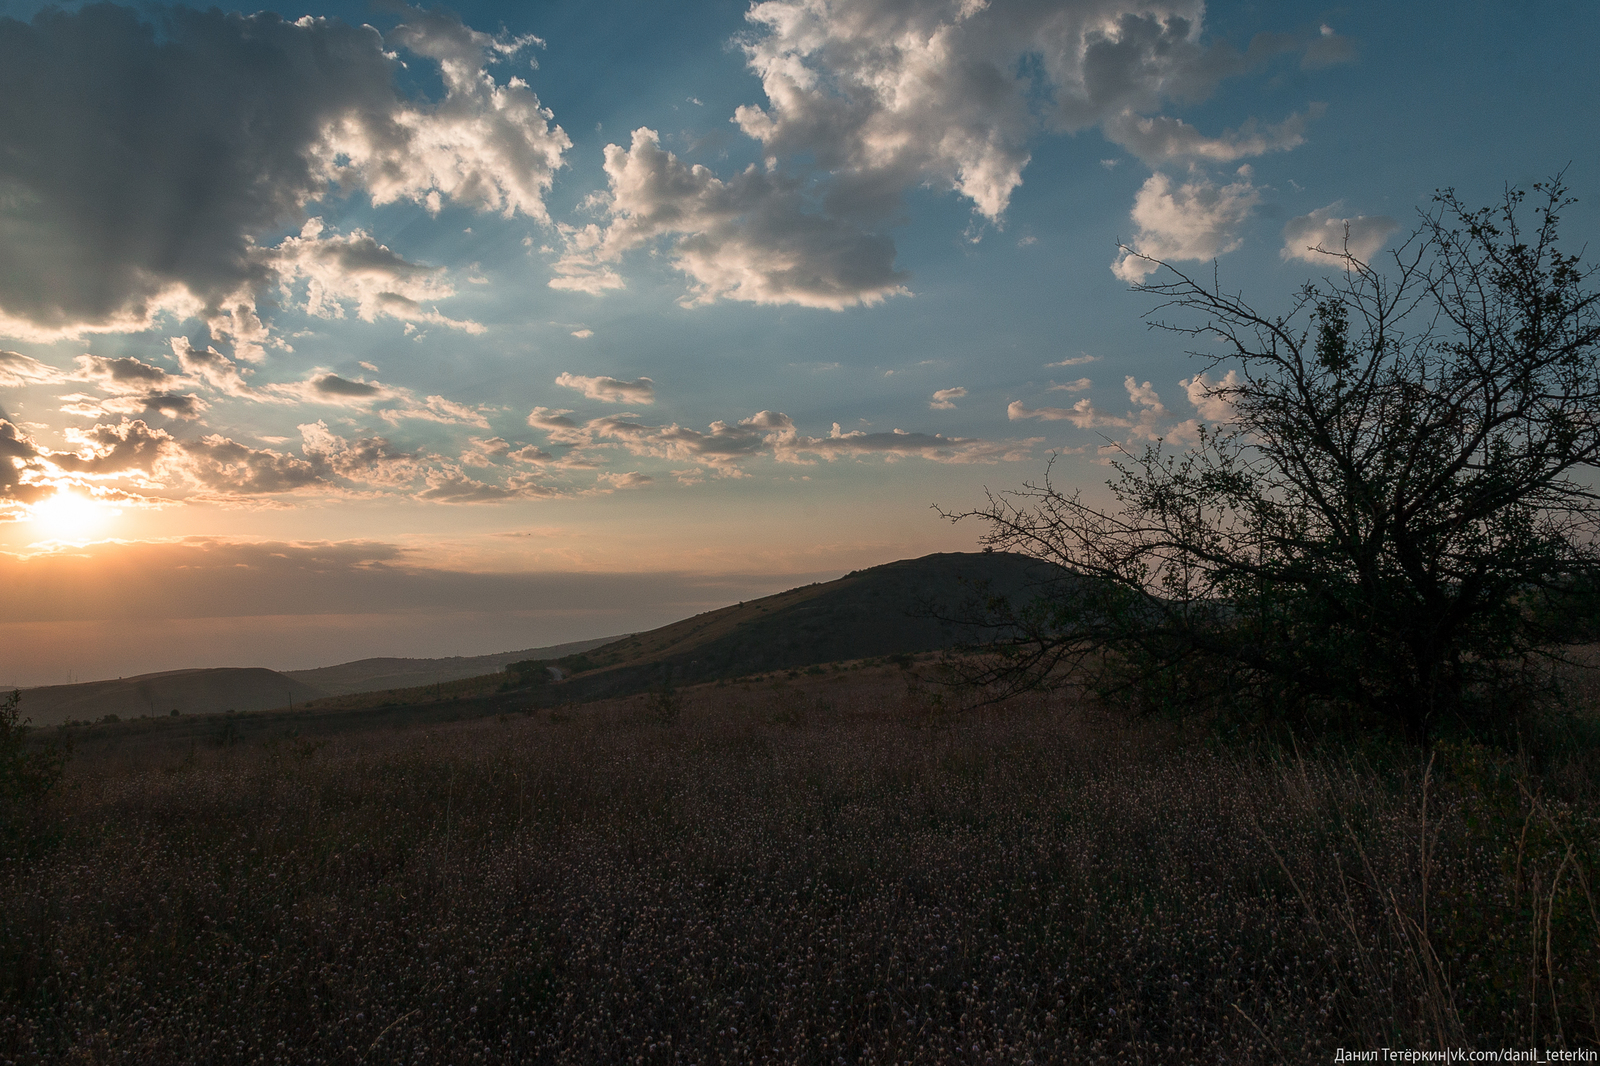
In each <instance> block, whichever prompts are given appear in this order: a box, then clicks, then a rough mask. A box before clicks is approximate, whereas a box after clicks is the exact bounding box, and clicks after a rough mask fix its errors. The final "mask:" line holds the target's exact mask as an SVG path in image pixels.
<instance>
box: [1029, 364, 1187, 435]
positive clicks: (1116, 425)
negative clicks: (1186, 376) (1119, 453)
mask: <svg viewBox="0 0 1600 1066" xmlns="http://www.w3.org/2000/svg"><path fill="white" fill-rule="evenodd" d="M1122 384H1123V388H1125V389H1126V390H1127V392H1128V400H1129V402H1131V403H1132V404H1134V406H1135V407H1137V408H1138V410H1137V412H1135V411H1129V412H1127V413H1126V414H1122V415H1114V414H1110V413H1108V412H1105V411H1102V410H1100V409H1099V408H1098V407H1096V406H1095V405H1094V401H1093V400H1091V399H1090V398H1089V397H1087V396H1085V397H1083V398H1082V399H1080V400H1079V401H1078V402H1077V403H1075V404H1073V405H1072V406H1071V407H1029V406H1028V405H1027V404H1025V403H1023V402H1022V401H1021V400H1013V401H1012V402H1011V403H1010V404H1009V405H1008V406H1007V407H1006V417H1007V418H1008V419H1010V420H1011V421H1013V422H1017V421H1021V420H1024V419H1037V420H1039V421H1041V422H1071V423H1072V424H1073V425H1074V426H1076V427H1078V428H1079V429H1125V430H1128V439H1129V440H1130V441H1131V440H1146V441H1155V440H1160V439H1164V438H1168V439H1190V438H1192V437H1193V436H1194V434H1195V432H1196V428H1197V426H1196V424H1195V423H1194V422H1193V420H1190V421H1187V422H1180V423H1176V424H1174V423H1173V422H1172V415H1171V413H1170V412H1169V411H1168V410H1167V408H1166V405H1165V404H1163V403H1162V402H1161V397H1160V396H1159V395H1158V394H1157V393H1156V390H1155V389H1154V388H1153V387H1152V386H1151V384H1150V382H1148V381H1146V382H1143V383H1141V382H1139V381H1138V380H1137V379H1136V378H1133V377H1131V376H1130V377H1127V378H1124V379H1123V382H1122ZM1184 384H1185V386H1187V385H1188V382H1185V383H1184ZM1189 395H1190V397H1191V398H1193V396H1194V395H1195V393H1194V392H1193V391H1192V390H1191V391H1190V392H1189Z"/></svg>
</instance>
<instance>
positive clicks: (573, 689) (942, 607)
mask: <svg viewBox="0 0 1600 1066" xmlns="http://www.w3.org/2000/svg"><path fill="white" fill-rule="evenodd" d="M1056 573H1057V567H1056V566H1055V565H1054V564H1051V563H1041V562H1039V561H1038V560H1035V559H1032V558H1029V557H1027V556H1025V555H1019V554H1012V553H1006V552H996V553H987V554H986V553H962V552H946V553H942V554H937V555H928V556H924V557H923V558H920V559H902V560H900V561H899V562H893V563H886V564H884V565H883V566H874V567H872V568H870V569H867V570H858V571H856V572H854V573H851V574H848V575H846V576H844V577H842V578H839V579H838V580H837V581H828V582H822V583H819V584H815V585H805V586H802V587H800V588H796V589H790V590H789V591H788V592H781V593H779V594H777V595H776V596H766V597H764V598H762V599H759V600H751V601H749V602H748V603H741V604H737V605H735V606H732V607H724V608H722V609H720V610H716V611H708V612H706V613H705V614H700V615H696V616H695V617H693V618H687V619H685V620H683V621H682V622H677V623H674V624H672V625H669V626H663V627H661V628H660V629H655V630H651V631H650V632H648V633H638V634H634V635H633V636H629V637H624V638H622V639H621V640H617V641H613V642H612V643H610V644H606V645H604V646H602V647H599V648H594V649H592V650H589V651H585V652H583V653H581V654H577V655H569V656H566V657H562V658H553V659H540V660H530V661H526V662H518V663H512V664H511V665H510V666H508V667H507V670H508V672H510V673H511V674H512V675H513V676H514V677H515V679H516V680H517V682H518V683H520V684H525V685H528V686H531V687H533V688H534V689H535V690H537V689H539V688H542V687H545V686H546V685H547V683H548V682H550V681H551V680H553V679H552V677H551V674H550V672H549V668H550V667H555V668H556V669H557V671H559V672H560V673H561V674H562V675H563V681H562V682H561V685H560V686H550V695H549V696H546V697H544V698H547V699H548V698H555V699H559V700H563V701H570V700H576V699H595V698H601V697H609V696H618V695H626V694H629V693H633V692H641V691H644V690H645V689H647V688H650V687H652V686H659V685H661V684H662V683H663V681H664V679H665V678H667V677H668V676H669V675H670V676H671V677H672V678H673V679H674V681H675V683H677V684H694V683H697V682H702V681H712V680H717V679H719V678H724V679H725V678H731V677H739V676H742V675H745V674H751V673H758V672H766V671H774V670H798V669H803V668H806V667H811V666H815V665H818V664H821V663H831V662H839V661H843V660H851V659H864V658H874V657H881V656H885V655H905V654H914V653H918V652H926V651H935V650H939V649H945V648H952V647H958V646H961V645H967V644H973V643H978V642H982V641H985V640H988V639H992V637H993V634H992V632H991V631H989V630H988V629H986V628H985V627H983V626H981V625H974V624H972V623H971V622H969V621H966V620H965V619H966V618H967V617H968V616H971V615H974V614H975V613H976V610H977V607H978V606H979V605H980V604H981V602H982V600H983V599H984V598H986V597H990V596H1005V597H1010V598H1014V599H1017V600H1019V601H1020V600H1031V599H1033V598H1034V597H1035V596H1036V595H1038V594H1039V592H1040V591H1041V590H1043V589H1045V588H1046V587H1047V585H1048V582H1049V581H1050V580H1051V579H1052V578H1053V577H1054V576H1055V575H1056ZM561 686H564V687H561Z"/></svg>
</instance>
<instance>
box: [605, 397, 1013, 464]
mask: <svg viewBox="0 0 1600 1066" xmlns="http://www.w3.org/2000/svg"><path fill="white" fill-rule="evenodd" d="M584 428H585V429H586V430H587V431H588V432H589V433H590V434H591V436H592V439H593V440H595V441H601V442H603V441H616V442H618V443H620V444H621V445H622V446H623V447H624V448H625V449H627V450H628V451H629V452H630V453H632V454H634V455H648V456H654V457H657V458H662V459H672V460H678V461H683V460H690V461H693V462H699V463H705V464H707V465H709V466H711V467H713V468H715V469H718V470H721V471H724V472H726V471H730V470H731V469H732V468H733V464H735V463H737V462H739V461H741V460H745V459H749V458H753V457H755V456H769V457H771V458H773V459H775V460H778V461H779V462H789V463H805V462H809V461H811V460H813V459H829V460H832V459H842V458H864V457H868V456H880V457H883V458H885V459H890V460H894V459H902V458H920V459H926V460H930V461H932V462H944V463H990V462H999V461H1015V460H1018V459H1023V458H1028V457H1030V456H1031V455H1032V453H1033V448H1034V446H1035V445H1036V444H1037V443H1038V442H1037V440H1027V441H985V440H979V439H977V438H973V437H946V436H944V435H942V434H937V433H935V434H928V433H911V432H907V431H905V430H900V429H897V430H894V431H893V432H890V433H866V432H862V431H856V432H850V433H846V432H844V431H842V430H841V429H840V427H839V424H838V423H837V422H835V423H834V425H833V431H832V433H830V434H829V435H828V436H826V437H811V436H806V435H804V434H802V433H800V432H799V430H798V429H797V428H796V427H795V424H794V420H793V419H791V418H790V417H789V416H788V415H786V414H783V413H782V412H779V411H759V412H757V413H756V414H754V415H751V416H750V417H749V418H743V419H740V420H739V421H737V422H726V421H717V422H713V423H711V425H710V426H708V427H707V429H708V431H707V432H703V433H702V432H701V431H699V430H694V429H688V428H686V427H683V426H679V425H677V424H676V423H674V424H672V425H666V426H651V425H646V424H644V423H642V422H638V421H636V420H635V419H633V418H630V417H627V416H611V417H606V418H597V419H594V420H593V421H591V422H589V423H588V424H587V425H586V426H585V427H584Z"/></svg>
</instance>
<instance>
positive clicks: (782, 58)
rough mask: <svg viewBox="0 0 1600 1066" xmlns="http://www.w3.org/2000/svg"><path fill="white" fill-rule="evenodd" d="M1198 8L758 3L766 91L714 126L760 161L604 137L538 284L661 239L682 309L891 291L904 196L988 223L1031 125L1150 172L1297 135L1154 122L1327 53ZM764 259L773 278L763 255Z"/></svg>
mask: <svg viewBox="0 0 1600 1066" xmlns="http://www.w3.org/2000/svg"><path fill="white" fill-rule="evenodd" d="M1204 10H1205V8H1204V4H1203V2H1202V0H1137V2H1135V0H1070V2H1067V3H1034V2H1024V3H1005V4H998V3H986V2H979V0H764V2H758V3H754V4H752V5H751V7H750V9H749V11H748V13H747V16H746V17H747V19H748V20H749V22H750V23H751V25H752V32H751V33H750V34H749V35H748V36H746V37H745V38H744V39H743V40H742V41H741V42H740V44H741V46H742V47H743V49H744V51H745V56H746V60H747V62H748V65H749V67H750V70H751V71H752V72H753V73H754V74H755V75H756V76H757V77H758V78H759V79H760V80H761V86H762V90H763V93H764V96H765V100H764V102H762V103H760V104H747V105H745V106H741V107H739V108H738V109H736V111H735V112H734V116H733V121H734V123H735V124H736V125H737V126H738V128H739V129H740V130H741V131H742V132H743V133H745V134H746V135H747V136H749V137H751V138H754V139H755V140H756V141H758V142H760V145H761V149H762V153H763V155H764V157H765V166H764V167H752V168H750V169H748V170H746V171H744V172H742V173H740V174H737V175H734V176H733V177H731V178H726V179H721V178H718V177H717V176H716V175H714V174H713V173H712V172H711V171H709V170H707V169H706V168H704V167H699V166H689V165H687V164H684V163H682V162H680V161H678V160H677V159H676V157H675V156H673V155H672V154H671V153H668V152H665V151H663V150H662V149H661V147H660V144H659V138H658V137H657V136H656V134H655V133H653V132H652V131H649V130H641V131H637V132H636V133H635V134H634V138H633V143H632V146H631V147H629V148H622V147H619V146H616V145H611V146H608V147H607V150H606V170H607V174H608V177H609V179H610V191H609V193H608V194H607V195H606V196H603V197H601V198H600V200H601V206H602V207H603V208H604V209H605V211H606V213H607V221H606V222H605V223H597V224H591V225H587V226H583V227H566V228H565V229H564V230H563V234H562V236H563V242H564V243H563V254H562V255H561V258H560V260H559V261H558V262H557V264H556V275H557V276H556V278H555V279H554V280H553V281H552V282H551V284H552V285H554V286H555V287H557V288H562V289H569V290H574V291H582V292H588V293H592V294H597V295H598V294H601V293H604V292H606V291H609V290H611V289H616V288H620V287H622V286H623V284H624V282H623V278H622V275H621V272H620V263H621V259H622V256H623V254H624V253H625V252H627V251H629V250H630V249H633V248H636V247H639V246H640V245H641V244H647V243H654V242H656V241H657V240H666V241H668V242H669V244H670V249H671V254H672V257H673V260H672V261H673V262H674V264H675V265H676V266H677V267H678V268H679V269H680V270H682V271H683V272H684V273H685V274H687V275H688V276H689V279H690V284H691V289H692V291H691V294H690V296H689V298H688V299H687V301H686V302H687V303H689V304H699V303H707V302H710V301H712V300H716V299H724V298H725V299H736V300H748V301H752V302H759V303H789V304H800V305H804V306H813V307H827V308H835V309H837V308H840V307H847V306H851V305H853V304H857V303H872V302H875V301H877V300H881V299H883V298H885V297H886V296H889V295H895V294H898V293H901V292H903V291H904V289H905V280H906V279H905V277H904V276H903V275H902V274H899V273H897V272H896V271H895V270H894V246H893V244H892V243H891V242H890V240H889V239H888V237H887V236H886V235H885V231H886V229H887V228H888V227H889V226H890V225H891V224H892V223H893V222H894V221H895V220H896V218H897V216H898V214H899V213H900V211H901V209H902V207H903V196H904V193H905V191H906V190H907V189H910V188H915V187H932V188H935V189H939V190H944V191H948V192H952V193H954V194H956V195H958V196H960V197H962V198H964V199H965V200H966V201H968V202H969V203H970V204H971V206H972V210H973V212H974V214H975V216H976V220H977V221H978V222H979V223H980V224H992V225H1000V224H1001V223H1002V221H1003V216H1004V214H1005V211H1006V209H1007V207H1008V205H1009V203H1010V201H1011V198H1012V196H1013V195H1014V193H1015V191H1016V189H1017V188H1018V187H1019V186H1020V185H1021V184H1022V180H1023V171H1024V170H1025V168H1026V167H1027V165H1028V162H1029V159H1030V151H1029V147H1028V145H1029V142H1030V140H1031V139H1032V138H1034V137H1035V136H1037V135H1038V134H1040V133H1042V132H1047V131H1051V132H1073V131H1078V130H1083V129H1086V128H1091V127H1099V128H1100V130H1101V131H1102V133H1103V134H1104V135H1105V136H1106V137H1107V138H1108V139H1110V140H1112V141H1114V142H1116V143H1118V144H1121V145H1123V146H1125V147H1127V148H1128V149H1129V150H1130V151H1132V152H1134V153H1135V154H1137V155H1139V156H1140V157H1141V158H1143V159H1146V160H1147V161H1149V162H1151V163H1152V164H1165V163H1169V162H1178V161H1184V162H1198V163H1207V162H1209V163H1219V162H1227V161H1237V160H1240V159H1244V158H1248V157H1252V156H1257V155H1261V154H1264V153H1267V152H1275V151H1283V150H1287V149H1290V148H1293V147H1295V146H1296V145H1298V144H1300V143H1301V142H1302V141H1303V140H1304V136H1305V130H1306V127H1307V124H1308V123H1309V122H1310V121H1311V120H1312V119H1313V118H1314V117H1315V116H1316V115H1317V114H1318V113H1319V111H1320V105H1315V104H1313V105H1310V106H1308V107H1306V108H1305V109H1304V110H1303V111H1300V112H1297V113H1295V114H1291V115H1289V116H1288V117H1286V118H1284V119H1282V120H1281V121H1278V122H1276V123H1266V124H1263V123H1261V122H1259V121H1257V120H1255V119H1249V120H1247V121H1245V122H1244V123H1243V124H1242V125H1240V126H1239V127H1238V128H1236V129H1233V130H1228V131H1224V132H1222V133H1220V134H1217V135H1209V134H1206V133H1204V132H1202V131H1200V130H1197V129H1196V128H1194V127H1193V126H1190V125H1188V124H1186V123H1184V122H1182V121H1180V120H1178V119H1176V118H1172V117H1169V116H1167V115H1164V114H1162V113H1161V112H1162V111H1163V109H1164V108H1166V106H1167V105H1168V104H1169V103H1171V102H1194V101H1198V100H1201V99H1203V98H1205V97H1206V96H1207V95H1209V94H1210V93H1211V92H1212V91H1213V89H1215V87H1216V86H1217V85H1218V84H1219V83H1220V82H1222V81H1223V80H1225V79H1227V78H1230V77H1234V76H1237V75H1240V74H1243V73H1245V72H1247V71H1250V70H1254V69H1258V68H1259V67H1260V66H1261V65H1262V64H1264V63H1266V62H1268V61H1270V60H1271V59H1272V57H1274V56H1276V55H1280V54H1284V53H1292V52H1300V53H1302V54H1304V55H1310V52H1311V51H1312V50H1316V51H1317V52H1318V54H1319V55H1323V54H1324V53H1326V54H1327V55H1328V56H1329V57H1331V56H1332V51H1331V49H1332V46H1331V45H1329V44H1327V43H1326V42H1325V39H1324V38H1317V39H1315V40H1305V39H1301V38H1298V37H1294V36H1290V35H1284V34H1276V35H1274V34H1263V35H1260V36H1258V37H1256V38H1255V39H1254V40H1252V41H1251V42H1250V44H1249V46H1248V47H1247V48H1246V50H1245V51H1244V52H1239V51H1238V50H1237V49H1235V48H1233V47H1232V46H1231V45H1229V44H1227V43H1218V44H1208V43H1206V42H1204V41H1203V40H1202V32H1201V18H1202V16H1203V14H1204ZM774 261H775V262H776V267H777V269H772V268H771V267H770V266H768V264H769V263H773V262H774Z"/></svg>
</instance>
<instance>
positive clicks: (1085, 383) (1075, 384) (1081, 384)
mask: <svg viewBox="0 0 1600 1066" xmlns="http://www.w3.org/2000/svg"><path fill="white" fill-rule="evenodd" d="M1093 384H1094V382H1092V381H1090V380H1089V379H1088V378H1079V379H1078V380H1077V381H1068V382H1066V383H1065V384H1061V385H1051V386H1050V389H1049V391H1050V392H1082V391H1083V390H1084V389H1087V388H1089V387H1090V386H1091V385H1093Z"/></svg>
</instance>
